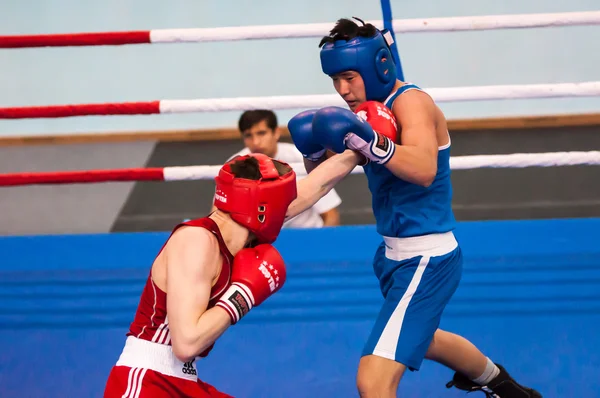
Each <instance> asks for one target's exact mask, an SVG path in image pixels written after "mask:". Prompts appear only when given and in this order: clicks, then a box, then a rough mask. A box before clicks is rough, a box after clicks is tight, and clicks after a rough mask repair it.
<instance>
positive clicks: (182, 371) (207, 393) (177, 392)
mask: <svg viewBox="0 0 600 398" xmlns="http://www.w3.org/2000/svg"><path fill="white" fill-rule="evenodd" d="M151 397H153V398H154V397H156V398H162V397H165V398H166V397H201V398H208V397H211V398H233V397H232V396H231V395H227V394H224V393H222V392H220V391H218V390H217V389H216V388H214V387H213V386H211V385H210V384H207V383H204V382H203V381H201V380H199V379H198V377H197V369H196V364H195V360H192V361H189V362H185V363H184V362H181V361H180V360H178V359H177V358H176V357H175V355H174V354H173V351H172V350H171V346H168V345H164V344H158V343H153V342H150V341H147V340H141V339H138V338H135V337H133V336H129V337H128V338H127V342H126V343H125V348H124V349H123V352H122V353H121V356H120V358H119V360H118V362H117V364H116V365H115V366H113V368H112V370H111V372H110V375H109V376H108V381H107V382H106V388H105V390H104V398H151Z"/></svg>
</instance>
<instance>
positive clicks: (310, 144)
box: [288, 109, 327, 162]
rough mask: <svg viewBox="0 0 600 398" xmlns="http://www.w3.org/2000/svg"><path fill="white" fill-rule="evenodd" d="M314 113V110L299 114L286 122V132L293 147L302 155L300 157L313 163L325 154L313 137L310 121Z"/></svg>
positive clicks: (324, 150)
mask: <svg viewBox="0 0 600 398" xmlns="http://www.w3.org/2000/svg"><path fill="white" fill-rule="evenodd" d="M316 112H317V110H316V109H310V110H308V111H304V112H301V113H299V114H297V115H296V116H294V117H293V118H291V119H290V121H289V122H288V130H289V131H290V135H291V136H292V141H294V145H296V148H298V150H299V151H300V152H301V153H302V156H304V157H305V158H307V159H308V160H312V161H314V162H316V161H318V160H319V159H321V158H322V157H323V155H325V152H327V150H326V149H325V148H323V146H322V145H320V144H319V143H318V142H317V141H315V139H314V137H313V130H312V121H313V116H314V115H315V113H316Z"/></svg>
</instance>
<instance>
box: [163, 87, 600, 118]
mask: <svg viewBox="0 0 600 398" xmlns="http://www.w3.org/2000/svg"><path fill="white" fill-rule="evenodd" d="M425 91H426V92H427V93H429V95H431V96H432V98H433V99H434V100H435V101H437V102H458V101H484V100H487V101H489V100H506V99H532V98H561V97H594V96H600V82H584V83H557V84H525V85H506V86H474V87H450V88H432V89H425ZM325 106H346V103H345V102H344V100H343V99H342V98H341V97H340V96H339V95H337V94H324V95H295V96H294V95H289V96H272V97H237V98H209V99H195V100H162V101H160V113H188V112H222V111H235V110H249V109H300V108H322V107H325Z"/></svg>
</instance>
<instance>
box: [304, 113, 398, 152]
mask: <svg viewBox="0 0 600 398" xmlns="http://www.w3.org/2000/svg"><path fill="white" fill-rule="evenodd" d="M312 128H313V136H314V138H315V139H316V140H317V142H319V143H320V144H321V145H323V146H324V147H325V148H327V149H330V150H332V151H333V152H336V153H342V152H344V151H345V150H346V149H352V150H355V151H357V152H360V153H362V154H363V155H364V156H365V157H366V158H367V159H369V160H370V161H372V162H375V163H378V164H385V163H387V162H389V161H390V159H391V158H392V156H394V152H395V151H396V145H395V144H394V142H393V141H392V140H391V139H390V138H388V137H387V136H386V135H383V134H380V133H378V132H377V131H375V130H373V128H372V127H371V125H370V124H369V123H367V121H366V120H364V119H363V118H361V117H360V116H358V115H356V114H354V113H352V111H349V110H347V109H344V108H338V107H335V106H330V107H327V108H323V109H320V110H318V111H317V113H315V116H314V118H313V123H312Z"/></svg>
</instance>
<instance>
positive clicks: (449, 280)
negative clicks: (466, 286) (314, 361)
mask: <svg viewBox="0 0 600 398" xmlns="http://www.w3.org/2000/svg"><path fill="white" fill-rule="evenodd" d="M462 264H463V259H462V252H461V250H460V247H459V246H458V243H457V241H456V239H455V238H454V234H453V233H452V232H446V233H442V234H432V235H425V236H417V237H410V238H388V237H384V242H382V243H381V245H380V246H379V248H378V249H377V252H376V254H375V258H374V261H373V268H374V271H375V275H376V276H377V278H378V279H379V284H380V287H381V292H382V293H383V297H384V298H385V301H384V303H383V306H382V307H381V310H380V312H379V315H378V317H377V320H376V321H375V325H374V326H373V330H372V331H371V334H370V336H369V339H368V340H367V343H366V345H365V347H364V350H363V356H364V355H377V356H379V357H383V358H387V359H391V360H394V361H396V362H399V363H401V364H403V365H405V366H406V367H407V368H409V369H410V370H419V368H420V367H421V363H422V362H423V359H424V358H425V353H426V352H427V349H428V348H429V344H430V343H431V340H432V339H433V334H434V333H435V331H436V330H437V329H438V327H439V324H440V320H441V317H442V313H443V312H444V309H445V307H446V305H447V304H448V302H449V301H450V298H451V297H452V295H453V294H454V292H455V291H456V289H457V287H458V284H459V282H460V278H461V275H462Z"/></svg>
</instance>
